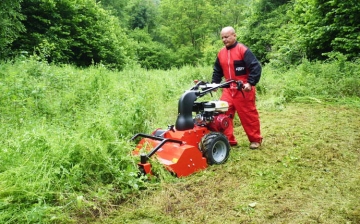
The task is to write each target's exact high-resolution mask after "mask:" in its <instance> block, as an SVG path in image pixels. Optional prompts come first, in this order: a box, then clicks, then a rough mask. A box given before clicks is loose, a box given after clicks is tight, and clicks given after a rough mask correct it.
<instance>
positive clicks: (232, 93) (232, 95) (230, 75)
mask: <svg viewBox="0 0 360 224" xmlns="http://www.w3.org/2000/svg"><path fill="white" fill-rule="evenodd" d="M227 52H228V69H229V77H230V80H231V79H232V74H231V69H230V49H229V50H227ZM230 85H231V84H230ZM230 91H231V97H234V91H233V90H232V89H230Z"/></svg>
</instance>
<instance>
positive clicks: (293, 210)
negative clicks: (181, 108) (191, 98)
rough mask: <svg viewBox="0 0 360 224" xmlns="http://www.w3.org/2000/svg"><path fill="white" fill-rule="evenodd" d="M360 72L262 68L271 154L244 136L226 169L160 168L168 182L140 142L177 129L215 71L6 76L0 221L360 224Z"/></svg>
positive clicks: (6, 68) (45, 70)
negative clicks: (147, 178)
mask: <svg viewBox="0 0 360 224" xmlns="http://www.w3.org/2000/svg"><path fill="white" fill-rule="evenodd" d="M340 65H341V66H343V67H345V68H346V69H345V71H343V70H342V69H339V68H338V67H339V66H340ZM311 68H312V69H311ZM358 69H359V63H358V62H353V63H348V62H343V61H334V62H331V63H327V64H325V63H318V62H316V63H310V62H307V61H304V63H303V64H302V65H300V66H298V67H295V68H292V69H290V70H286V71H281V70H279V69H277V68H274V67H272V66H271V65H268V66H265V67H264V74H263V77H262V80H261V82H260V83H259V85H258V86H257V88H258V101H257V104H258V108H259V111H260V115H261V121H262V130H263V134H264V137H265V140H264V144H263V146H262V149H261V150H258V151H250V150H248V149H247V147H248V142H247V140H246V138H245V136H244V134H243V131H242V129H241V127H239V128H237V129H236V135H237V137H238V139H239V142H241V144H240V145H239V147H237V148H233V150H232V152H231V157H230V159H229V161H228V162H227V163H226V164H224V165H221V166H212V167H209V168H208V169H207V170H205V171H204V172H201V173H197V174H194V175H192V176H190V177H187V178H182V179H177V178H174V177H173V176H171V175H170V174H169V173H168V172H166V171H165V170H164V169H163V168H162V166H161V165H160V164H156V163H155V164H153V165H154V169H155V171H156V172H157V173H158V177H159V178H157V179H155V180H154V181H152V182H144V181H143V179H141V178H138V177H137V165H136V163H137V161H138V159H139V158H137V157H136V158H134V157H132V156H131V155H130V153H131V151H132V150H133V148H134V143H131V142H129V138H130V137H131V136H132V135H133V134H135V133H139V132H144V133H150V132H151V131H153V130H154V129H155V128H166V127H167V125H169V124H174V122H175V119H176V116H177V104H178V99H179V97H180V96H181V94H182V93H183V92H184V91H185V90H187V89H189V88H190V87H191V86H192V85H193V80H195V79H198V80H204V81H210V80H211V67H187V66H186V67H183V68H181V69H170V70H166V71H161V70H151V71H147V70H144V69H140V68H138V67H129V68H127V69H126V70H124V71H121V72H118V71H110V70H107V69H106V68H104V67H102V66H97V67H89V68H86V69H80V68H75V67H73V66H69V65H63V66H53V65H49V64H47V63H43V62H41V61H40V62H39V61H36V60H32V59H21V60H16V61H13V62H7V63H5V62H4V63H0V91H1V93H2V94H1V95H0V120H1V124H2V125H1V127H0V134H1V136H2V137H1V139H0V144H1V151H0V161H1V163H0V210H1V212H0V222H1V223H90V222H100V223H104V222H106V223H159V222H161V223H219V222H224V223H239V222H243V223H264V222H273V223H284V222H285V223H289V222H293V223H311V222H325V223H339V222H340V223H341V222H349V223H356V222H359V213H360V212H359V206H360V205H359V200H357V199H358V196H359V187H358V185H359V176H358V173H359V146H358V145H359V131H358V127H359V119H358V117H359V110H360V104H359V96H360V92H359V91H360V90H359V86H360V81H359V78H358V77H359V76H358V74H357V71H358ZM219 96H220V91H218V92H216V93H214V94H213V96H212V97H211V96H207V97H208V98H204V99H203V100H207V99H211V98H219ZM237 124H238V125H239V126H240V124H239V123H237ZM249 205H251V206H249Z"/></svg>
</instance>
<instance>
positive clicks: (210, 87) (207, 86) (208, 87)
mask: <svg viewBox="0 0 360 224" xmlns="http://www.w3.org/2000/svg"><path fill="white" fill-rule="evenodd" d="M231 83H236V85H231ZM243 86H244V84H243V83H242V82H241V81H236V80H229V81H227V82H224V83H219V84H217V83H206V82H204V81H199V82H197V83H196V85H195V86H194V87H192V88H191V90H199V89H200V90H202V92H198V93H197V96H199V97H201V96H204V95H205V94H207V93H210V92H212V91H214V90H216V89H219V88H233V89H237V90H239V91H242V89H243Z"/></svg>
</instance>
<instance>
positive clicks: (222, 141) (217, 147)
mask: <svg viewBox="0 0 360 224" xmlns="http://www.w3.org/2000/svg"><path fill="white" fill-rule="evenodd" d="M200 149H201V151H202V152H203V154H204V156H205V158H206V159H207V163H208V164H209V165H213V164H223V163H225V162H226V160H227V159H228V158H229V155H230V144H229V141H228V140H227V138H226V137H225V135H223V134H222V133H220V132H210V133H209V134H207V135H205V136H204V137H203V138H202V140H201V143H200Z"/></svg>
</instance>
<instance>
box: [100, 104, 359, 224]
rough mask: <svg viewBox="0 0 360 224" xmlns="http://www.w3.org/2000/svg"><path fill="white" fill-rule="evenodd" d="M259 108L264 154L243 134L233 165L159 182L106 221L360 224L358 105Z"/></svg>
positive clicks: (240, 130) (227, 164) (232, 160)
mask: <svg viewBox="0 0 360 224" xmlns="http://www.w3.org/2000/svg"><path fill="white" fill-rule="evenodd" d="M259 110H260V115H261V121H262V131H263V135H264V143H263V145H262V148H261V150H250V149H248V142H247V139H246V138H245V137H244V134H243V131H242V129H241V128H239V129H238V130H237V136H239V142H242V143H243V144H241V145H240V146H238V147H234V148H232V151H231V157H230V159H229V161H228V162H227V163H226V164H224V165H221V166H212V167H210V168H209V169H207V170H206V171H204V172H200V173H197V174H195V175H193V176H190V177H186V178H182V179H172V180H171V181H170V182H164V183H159V186H156V187H155V189H151V188H150V189H149V190H147V191H145V192H143V193H142V194H141V196H140V198H137V199H130V200H129V201H127V202H126V203H124V204H122V205H120V206H119V208H118V209H117V211H116V212H115V213H114V214H113V215H112V216H111V217H109V218H106V219H104V220H101V221H100V222H99V223H328V224H337V223H359V222H360V200H359V198H360V131H359V127H360V119H359V115H360V109H359V107H348V106H344V105H340V104H326V103H307V104H303V103H293V104H287V105H286V106H285V107H284V108H283V110H281V111H279V110H270V111H269V110H265V109H264V108H262V107H261V101H260V105H259Z"/></svg>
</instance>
